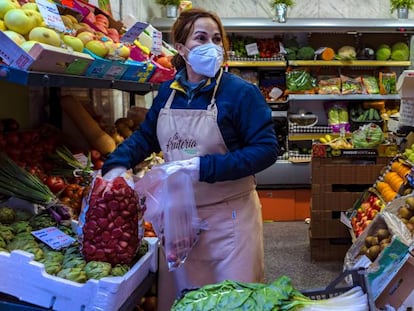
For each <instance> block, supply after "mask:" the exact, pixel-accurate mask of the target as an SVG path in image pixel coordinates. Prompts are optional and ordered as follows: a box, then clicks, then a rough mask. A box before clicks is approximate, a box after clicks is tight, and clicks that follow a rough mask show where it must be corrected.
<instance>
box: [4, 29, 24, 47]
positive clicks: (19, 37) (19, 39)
mask: <svg viewBox="0 0 414 311" xmlns="http://www.w3.org/2000/svg"><path fill="white" fill-rule="evenodd" d="M3 33H4V34H5V35H6V36H7V37H9V38H10V39H12V40H13V41H14V43H16V44H17V45H22V43H23V42H25V41H26V39H25V38H24V37H23V36H22V35H21V34H19V33H17V32H15V31H13V30H5V31H3Z"/></svg>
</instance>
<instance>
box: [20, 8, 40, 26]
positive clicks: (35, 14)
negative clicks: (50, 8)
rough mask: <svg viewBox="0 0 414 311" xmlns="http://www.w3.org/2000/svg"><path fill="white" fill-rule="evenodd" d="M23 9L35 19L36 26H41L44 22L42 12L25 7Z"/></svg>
mask: <svg viewBox="0 0 414 311" xmlns="http://www.w3.org/2000/svg"><path fill="white" fill-rule="evenodd" d="M23 10H24V11H25V12H26V14H27V15H28V16H29V17H30V18H33V19H34V21H35V24H36V26H40V25H41V24H42V23H43V16H42V14H40V12H38V11H35V10H31V9H23Z"/></svg>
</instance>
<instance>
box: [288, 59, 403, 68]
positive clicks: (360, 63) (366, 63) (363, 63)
mask: <svg viewBox="0 0 414 311" xmlns="http://www.w3.org/2000/svg"><path fill="white" fill-rule="evenodd" d="M288 64H289V65H291V66H338V67H339V66H340V67H350V66H354V67H409V66H410V64H411V63H410V62H409V61H400V62H399V61H378V60H348V61H345V60H330V61H326V60H290V61H289V62H288Z"/></svg>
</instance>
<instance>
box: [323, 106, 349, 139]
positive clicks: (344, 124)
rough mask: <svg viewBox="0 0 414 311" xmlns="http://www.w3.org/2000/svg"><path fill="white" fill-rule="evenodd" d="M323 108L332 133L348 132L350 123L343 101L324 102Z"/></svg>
mask: <svg viewBox="0 0 414 311" xmlns="http://www.w3.org/2000/svg"><path fill="white" fill-rule="evenodd" d="M325 110H326V113H327V116H328V125H329V126H330V128H331V129H332V132H333V133H339V132H341V129H344V130H345V132H349V130H350V123H349V115H348V107H347V104H346V103H344V102H328V103H325Z"/></svg>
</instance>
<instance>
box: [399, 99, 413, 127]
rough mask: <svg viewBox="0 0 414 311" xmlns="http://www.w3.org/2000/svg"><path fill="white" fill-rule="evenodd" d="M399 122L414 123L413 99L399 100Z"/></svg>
mask: <svg viewBox="0 0 414 311" xmlns="http://www.w3.org/2000/svg"><path fill="white" fill-rule="evenodd" d="M399 124H400V125H406V126H412V125H413V124H414V100H412V99H402V100H401V103H400V119H399Z"/></svg>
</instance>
